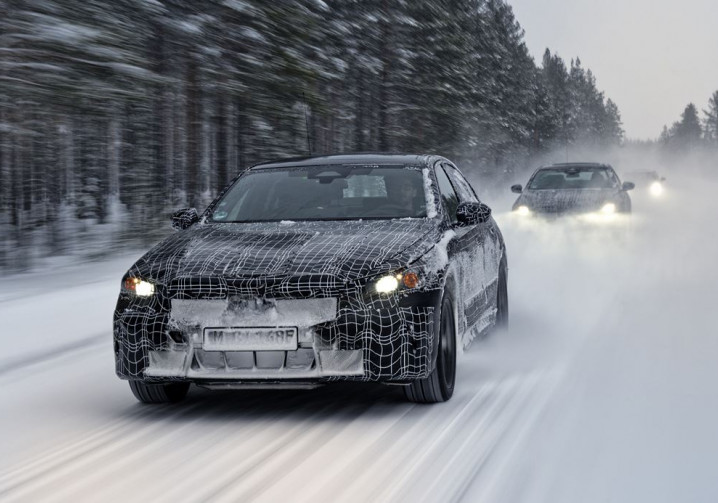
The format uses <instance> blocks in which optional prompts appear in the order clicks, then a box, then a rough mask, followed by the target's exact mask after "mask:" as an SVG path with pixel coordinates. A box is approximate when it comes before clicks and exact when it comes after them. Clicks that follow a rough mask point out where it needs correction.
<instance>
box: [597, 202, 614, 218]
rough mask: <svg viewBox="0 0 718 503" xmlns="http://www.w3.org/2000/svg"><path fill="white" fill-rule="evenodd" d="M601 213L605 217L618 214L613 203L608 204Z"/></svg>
mask: <svg viewBox="0 0 718 503" xmlns="http://www.w3.org/2000/svg"><path fill="white" fill-rule="evenodd" d="M601 213H603V214H604V215H613V214H614V213H616V205H615V204H613V203H606V204H604V205H603V207H602V208H601Z"/></svg>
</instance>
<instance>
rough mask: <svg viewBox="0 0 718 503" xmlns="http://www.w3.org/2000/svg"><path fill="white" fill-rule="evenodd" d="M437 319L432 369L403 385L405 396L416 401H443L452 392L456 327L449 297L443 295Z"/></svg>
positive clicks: (454, 371) (454, 377) (454, 375)
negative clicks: (424, 375) (437, 325)
mask: <svg viewBox="0 0 718 503" xmlns="http://www.w3.org/2000/svg"><path fill="white" fill-rule="evenodd" d="M440 316H441V318H440V321H439V347H438V353H437V355H436V365H435V366H434V370H433V371H432V372H431V374H429V376H428V377H426V378H425V379H417V380H416V381H414V382H413V383H411V384H409V385H408V386H405V387H404V392H405V394H406V398H407V399H408V400H410V401H412V402H416V403H436V402H445V401H447V400H448V399H449V398H451V395H453V394H454V382H455V380H456V328H455V326H454V309H453V305H452V303H451V298H450V297H449V296H448V295H444V298H443V300H442V302H441V314H440Z"/></svg>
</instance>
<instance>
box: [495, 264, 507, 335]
mask: <svg viewBox="0 0 718 503" xmlns="http://www.w3.org/2000/svg"><path fill="white" fill-rule="evenodd" d="M495 328H496V329H498V330H506V329H508V328H509V287H508V267H507V266H506V258H502V259H501V264H500V265H499V279H498V286H497V288H496V324H495Z"/></svg>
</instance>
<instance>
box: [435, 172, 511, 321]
mask: <svg viewBox="0 0 718 503" xmlns="http://www.w3.org/2000/svg"><path fill="white" fill-rule="evenodd" d="M443 167H444V170H445V172H446V174H447V175H448V177H449V179H450V181H451V183H452V184H453V186H454V187H455V188H456V192H457V194H458V196H459V199H460V201H461V202H472V203H478V202H480V201H479V198H478V197H477V196H476V192H475V191H474V189H473V187H471V184H469V182H468V181H467V180H466V178H465V177H464V176H463V175H462V174H461V172H460V171H459V170H458V169H457V168H456V167H455V166H454V165H453V164H451V163H448V162H447V163H444V166H443ZM467 239H468V240H469V241H470V242H471V246H473V247H474V250H475V251H474V254H473V257H474V260H473V261H472V264H471V265H470V270H469V271H467V272H466V273H465V274H466V276H467V277H469V278H472V280H471V281H472V282H473V285H475V287H474V288H473V289H472V290H471V294H472V297H471V298H469V299H468V300H467V306H466V310H467V315H466V317H467V321H468V322H469V323H470V327H471V328H472V329H474V330H475V331H476V332H477V333H479V332H481V331H482V330H484V329H485V328H487V327H488V326H489V325H491V324H492V323H493V316H494V315H495V311H494V308H495V307H496V306H495V301H496V298H497V288H498V277H499V262H500V260H501V236H500V233H499V229H498V226H497V225H496V222H495V221H494V219H493V218H489V220H488V221H486V222H484V223H480V224H477V225H474V226H472V227H471V228H470V232H469V233H468V234H467Z"/></svg>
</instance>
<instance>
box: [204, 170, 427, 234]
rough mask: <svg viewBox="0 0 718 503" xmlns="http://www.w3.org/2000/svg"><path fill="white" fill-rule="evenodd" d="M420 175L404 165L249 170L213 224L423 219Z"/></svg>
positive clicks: (220, 204) (226, 198)
mask: <svg viewBox="0 0 718 503" xmlns="http://www.w3.org/2000/svg"><path fill="white" fill-rule="evenodd" d="M423 180H424V179H423V175H422V172H421V170H420V169H418V168H408V167H403V166H366V167H364V166H308V167H289V168H269V169H264V170H262V169H257V170H253V171H250V172H249V173H247V174H245V175H244V176H242V177H240V178H239V180H237V182H236V183H235V184H234V186H233V187H232V188H231V189H230V190H229V191H228V192H227V193H226V194H225V195H224V196H223V197H222V199H221V200H220V201H219V202H218V204H217V205H216V207H215V208H214V210H213V211H212V215H211V216H210V221H212V222H265V221H281V220H356V219H373V218H374V219H387V218H422V217H426V196H425V192H424V181H423Z"/></svg>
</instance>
